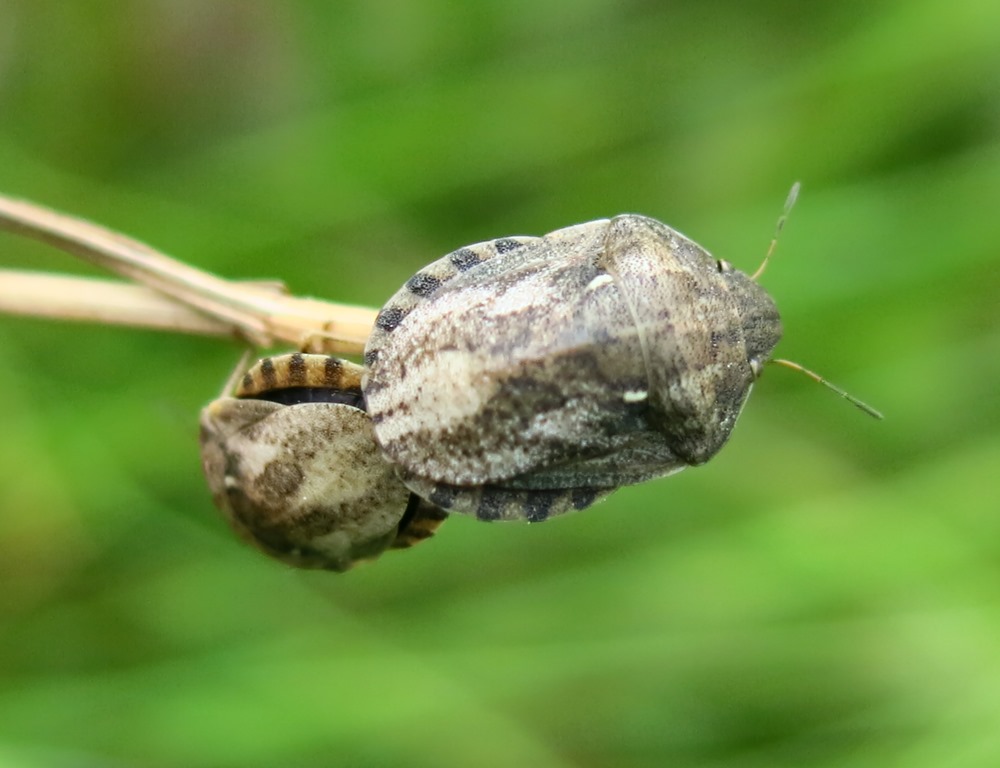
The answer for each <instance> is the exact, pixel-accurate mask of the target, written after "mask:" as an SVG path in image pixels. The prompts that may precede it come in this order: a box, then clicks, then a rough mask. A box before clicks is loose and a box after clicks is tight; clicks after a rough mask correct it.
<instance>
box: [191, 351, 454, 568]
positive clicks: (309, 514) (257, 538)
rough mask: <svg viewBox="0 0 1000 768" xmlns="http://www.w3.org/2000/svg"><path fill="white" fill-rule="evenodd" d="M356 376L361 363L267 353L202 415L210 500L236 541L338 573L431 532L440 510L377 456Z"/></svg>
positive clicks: (441, 514) (439, 518)
mask: <svg viewBox="0 0 1000 768" xmlns="http://www.w3.org/2000/svg"><path fill="white" fill-rule="evenodd" d="M360 382H361V368H360V367H359V366H357V365H354V364H353V363H350V362H347V361H344V360H339V359H337V358H334V357H328V356H326V355H305V354H298V353H297V354H290V355H283V356H280V357H273V358H265V359H263V360H261V361H259V362H258V363H257V364H256V365H254V366H253V367H252V368H251V369H250V370H249V371H248V372H247V373H246V374H245V375H244V376H243V377H242V379H241V381H240V382H239V384H238V385H237V386H236V389H235V392H234V393H233V394H234V396H224V397H222V398H220V399H218V400H215V401H213V402H212V403H210V404H209V405H208V406H206V407H205V408H204V410H203V411H202V414H201V446H202V464H203V468H204V471H205V476H206V478H207V480H208V484H209V487H210V489H211V491H212V495H213V498H214V500H215V503H216V505H217V506H218V507H219V508H220V509H221V510H222V511H223V513H224V514H225V516H226V518H227V519H228V520H229V523H230V524H231V525H232V527H233V528H234V529H235V530H236V531H237V532H238V533H239V534H240V535H241V536H242V537H243V538H245V539H247V540H248V541H250V542H252V543H253V544H255V545H256V546H258V547H259V548H260V549H261V550H263V551H264V552H266V553H267V554H269V555H271V556H273V557H276V558H278V559H279V560H282V561H284V562H286V563H289V564H291V565H295V566H298V567H302V568H325V569H328V570H334V571H345V570H347V569H349V568H350V567H351V566H352V565H354V563H356V562H358V561H361V560H368V559H373V558H375V557H377V556H378V555H379V554H381V553H382V551H384V550H385V549H387V548H402V547H408V546H411V545H412V544H415V543H416V542H418V541H421V540H423V539H425V538H427V537H429V536H431V535H432V534H433V533H434V530H435V529H436V528H437V526H438V525H439V524H440V523H441V521H442V520H443V519H444V518H445V513H444V512H442V511H441V510H440V509H438V508H436V507H434V506H433V505H431V504H430V503H428V502H426V501H424V500H423V499H421V498H420V497H418V496H416V495H415V494H413V493H411V492H410V491H409V490H408V489H407V488H406V487H405V486H404V485H403V484H402V483H401V482H400V480H399V479H398V477H397V476H396V474H395V472H394V471H393V469H392V467H391V466H390V465H389V464H388V463H387V462H386V460H385V459H384V458H383V456H382V454H381V452H380V451H379V449H378V446H377V445H376V444H375V439H374V436H373V434H372V428H371V420H370V419H369V418H368V415H367V413H365V411H364V402H363V399H362V396H361V389H360ZM227 389H228V388H227Z"/></svg>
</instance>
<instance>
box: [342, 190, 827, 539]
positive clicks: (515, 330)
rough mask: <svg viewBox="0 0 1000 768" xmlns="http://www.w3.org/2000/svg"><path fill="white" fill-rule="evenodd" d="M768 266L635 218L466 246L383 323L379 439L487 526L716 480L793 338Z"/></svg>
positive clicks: (408, 474) (424, 492) (372, 353)
mask: <svg viewBox="0 0 1000 768" xmlns="http://www.w3.org/2000/svg"><path fill="white" fill-rule="evenodd" d="M796 192H797V185H796V187H793V189H792V193H791V194H790V195H789V200H788V203H787V204H786V209H785V214H787V212H788V208H789V207H790V206H791V204H792V202H793V201H794V198H795V194H796ZM784 218H785V215H783V216H782V218H781V219H780V220H779V223H778V228H779V230H780V227H781V225H782V223H783V221H784ZM774 242H775V241H772V245H771V248H770V249H769V251H768V257H770V255H771V253H772V251H773V249H774ZM766 263H767V257H766V258H765V260H764V263H763V264H762V265H761V267H760V269H758V270H757V272H756V273H755V274H754V275H753V276H752V277H751V276H748V275H747V274H744V273H743V272H741V271H739V270H737V269H734V268H733V267H732V266H731V265H730V264H729V263H728V262H726V261H723V260H720V259H716V258H714V257H712V256H711V255H710V254H709V253H708V252H707V251H706V250H705V249H704V248H702V247H701V246H700V245H698V244H697V243H695V242H693V241H692V240H690V239H688V238H687V237H685V236H684V235H682V234H681V233H679V232H677V231H676V230H674V229H672V228H670V227H669V226H667V225H665V224H662V223H660V222H659V221H656V220H654V219H650V218H647V217H645V216H639V215H631V214H626V215H621V216H616V217H615V218H612V219H602V220H599V221H593V222H590V223H586V224H579V225H577V226H572V227H568V228H565V229H559V230H556V231H554V232H551V233H549V234H547V235H545V236H543V237H507V238H502V239H499V240H491V241H488V242H482V243H478V244H475V245H470V246H467V247H465V248H460V249H459V250H457V251H455V252H453V253H450V254H448V255H447V256H445V257H443V258H442V259H440V260H438V261H436V262H434V263H432V264H430V265H429V266H427V267H425V268H424V269H422V270H420V271H419V272H417V274H415V275H414V276H413V277H412V278H410V279H409V280H408V281H407V282H406V284H405V285H404V286H403V288H402V289H401V290H399V291H398V292H397V293H396V294H395V295H394V296H393V297H392V298H391V299H390V300H389V301H388V303H387V304H386V305H385V306H384V307H383V309H382V310H381V312H380V313H379V315H378V318H377V320H376V323H375V329H374V331H373V333H372V335H371V337H370V338H369V341H368V345H367V347H366V350H365V364H366V373H365V377H364V380H363V383H362V389H363V391H364V395H365V401H366V403H367V408H368V413H369V414H370V416H371V420H372V424H373V426H374V434H375V439H376V440H377V441H378V443H379V445H380V446H381V447H382V449H383V451H384V452H385V454H386V456H387V457H388V458H389V460H390V461H392V462H393V463H394V464H395V465H396V466H397V467H398V469H399V473H400V476H401V477H402V478H403V481H404V482H405V483H406V484H407V486H408V487H409V488H410V489H411V490H413V491H414V492H415V493H417V494H419V495H421V496H423V497H424V498H427V499H429V500H430V501H431V502H433V503H434V504H436V505H438V506H440V507H443V508H444V509H447V510H453V511H458V512H463V513H467V514H473V515H476V516H477V517H479V518H480V519H484V520H499V519H504V520H507V519H528V520H532V521H539V520H544V519H546V518H547V517H549V516H551V515H553V514H558V513H560V512H565V511H568V510H570V509H582V508H584V507H586V506H588V505H589V504H591V503H593V502H594V501H595V500H596V499H598V498H600V497H601V496H603V495H606V494H608V493H610V492H611V491H612V490H614V489H615V488H616V487H618V486H621V485H627V484H631V483H638V482H642V481H645V480H648V479H650V478H654V477H658V476H662V475H667V474H670V473H673V472H677V471H679V470H681V469H684V468H685V467H688V466H695V465H698V464H702V463H704V462H706V461H708V460H709V459H711V458H712V457H713V456H714V455H715V454H716V453H717V452H718V451H719V450H720V449H721V448H722V446H723V445H724V444H725V442H726V441H727V440H728V438H729V436H730V434H731V432H732V430H733V427H734V426H735V424H736V420H737V417H738V416H739V414H740V410H741V409H742V407H743V404H744V403H745V401H746V399H747V396H748V395H749V393H750V390H751V387H752V385H753V383H754V381H755V380H756V379H757V378H758V377H759V376H760V374H761V371H762V369H763V365H764V363H765V362H767V361H768V360H769V359H770V358H771V353H772V350H773V349H774V347H775V345H777V343H778V341H779V339H780V338H781V334H782V328H781V321H780V319H779V316H778V310H777V308H776V307H775V304H774V301H773V300H772V299H771V297H770V296H769V295H768V294H767V292H766V291H765V290H764V289H763V288H762V287H761V286H760V285H759V284H758V283H757V281H756V277H757V276H758V275H759V274H760V273H761V272H762V271H763V268H764V265H765V264H766ZM793 365H794V364H793ZM810 375H813V376H814V377H816V376H815V374H811V372H810ZM816 378H818V377H816ZM824 383H827V382H825V381H824ZM839 391H840V390H838V392H839ZM841 394H844V393H843V392H841Z"/></svg>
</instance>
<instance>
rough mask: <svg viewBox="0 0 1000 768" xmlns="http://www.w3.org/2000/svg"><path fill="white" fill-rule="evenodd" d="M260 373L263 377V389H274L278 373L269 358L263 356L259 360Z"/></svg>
mask: <svg viewBox="0 0 1000 768" xmlns="http://www.w3.org/2000/svg"><path fill="white" fill-rule="evenodd" d="M260 375H261V376H262V377H263V385H264V391H267V390H269V389H274V388H275V387H276V386H277V385H278V375H277V372H276V371H275V370H274V361H273V360H272V359H271V358H269V357H265V358H264V359H263V360H261V361H260Z"/></svg>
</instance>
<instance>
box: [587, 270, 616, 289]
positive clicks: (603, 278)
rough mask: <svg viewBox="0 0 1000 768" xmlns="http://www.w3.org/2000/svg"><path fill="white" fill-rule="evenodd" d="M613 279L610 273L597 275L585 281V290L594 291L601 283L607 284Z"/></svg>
mask: <svg viewBox="0 0 1000 768" xmlns="http://www.w3.org/2000/svg"><path fill="white" fill-rule="evenodd" d="M614 281H615V279H614V278H613V277H612V276H611V275H608V274H603V275H598V276H597V277H595V278H594V279H593V280H591V281H590V282H589V283H587V290H588V291H596V290H597V289H598V288H600V287H601V286H602V285H607V284H608V283H613V282H614Z"/></svg>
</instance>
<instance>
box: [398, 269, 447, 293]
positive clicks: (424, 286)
mask: <svg viewBox="0 0 1000 768" xmlns="http://www.w3.org/2000/svg"><path fill="white" fill-rule="evenodd" d="M440 287H441V280H440V279H439V278H436V277H434V275H427V274H424V273H423V272H417V274H415V275H414V276H413V277H411V278H410V279H409V280H407V281H406V290H408V291H409V292H410V293H412V294H413V295H414V296H430V295H431V294H432V293H434V291H436V290H437V289H438V288H440Z"/></svg>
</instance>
